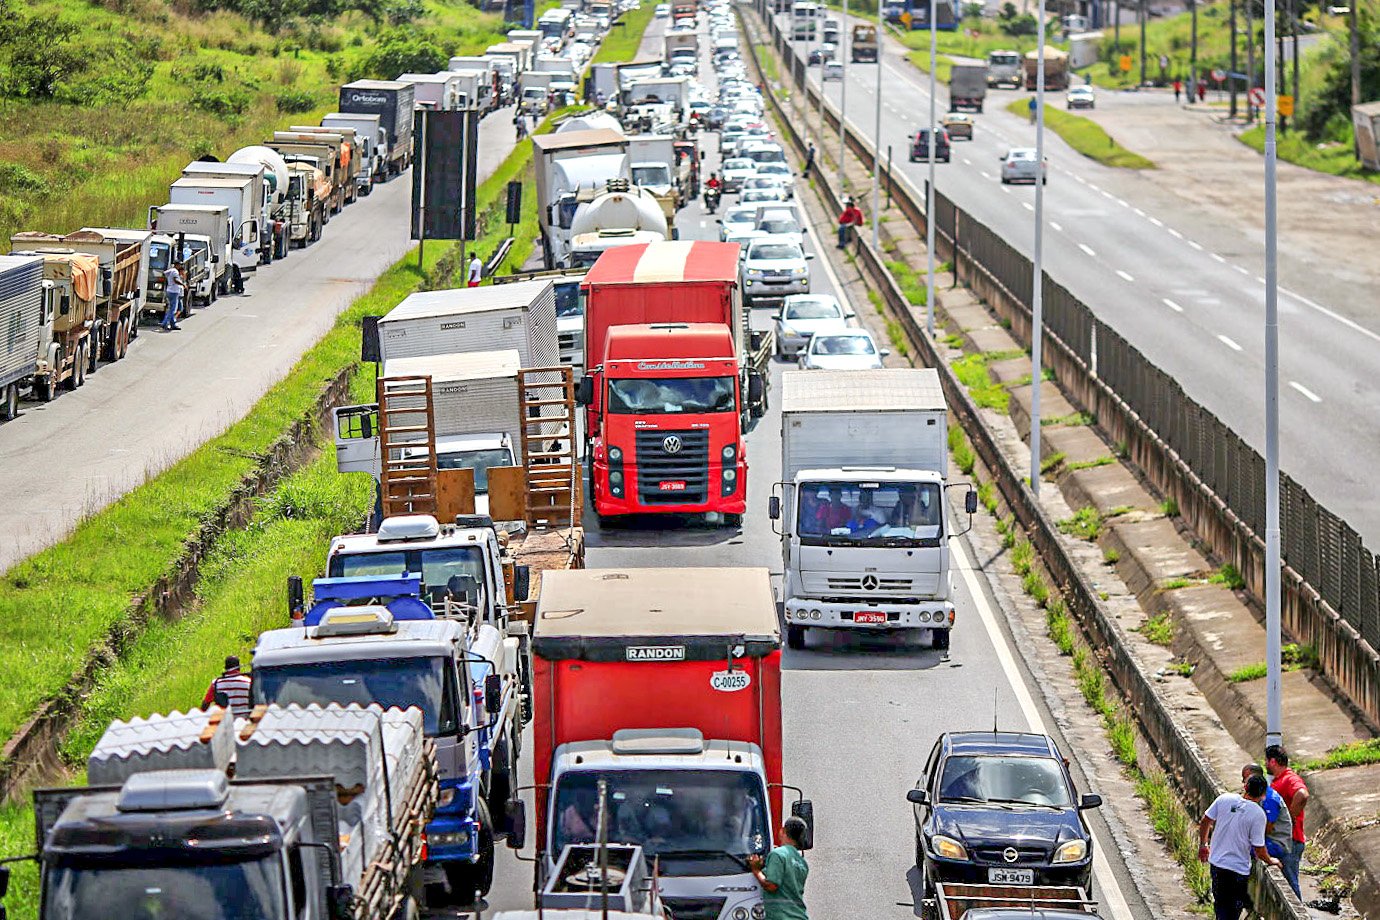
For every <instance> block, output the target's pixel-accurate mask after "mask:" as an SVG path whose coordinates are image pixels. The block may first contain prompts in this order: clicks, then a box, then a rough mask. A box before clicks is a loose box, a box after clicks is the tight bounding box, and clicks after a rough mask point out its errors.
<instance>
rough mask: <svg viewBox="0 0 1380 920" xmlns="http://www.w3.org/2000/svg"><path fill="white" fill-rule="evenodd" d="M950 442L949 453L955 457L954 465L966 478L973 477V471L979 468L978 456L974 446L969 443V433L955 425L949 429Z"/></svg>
mask: <svg viewBox="0 0 1380 920" xmlns="http://www.w3.org/2000/svg"><path fill="white" fill-rule="evenodd" d="M948 440H949V452H950V453H952V454H953V455H954V463H956V464H957V465H958V468H959V469H960V470H962V471H963V474H964V475H965V476H971V475H973V469H974V467H976V466H977V454H976V453H974V452H973V445H972V444H971V443H969V441H968V433H967V432H965V431H964V430H963V429H962V427H960V426H958V425H954V426H952V427H950V428H949V433H948Z"/></svg>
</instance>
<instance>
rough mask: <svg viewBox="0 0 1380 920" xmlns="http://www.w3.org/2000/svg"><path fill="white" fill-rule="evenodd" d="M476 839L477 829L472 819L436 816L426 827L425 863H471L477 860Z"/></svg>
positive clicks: (460, 816)
mask: <svg viewBox="0 0 1380 920" xmlns="http://www.w3.org/2000/svg"><path fill="white" fill-rule="evenodd" d="M478 838H479V827H478V824H477V823H476V822H475V820H474V819H473V818H472V817H468V816H464V815H437V816H436V817H435V818H433V819H432V820H431V822H430V823H428V824H427V826H426V861H427V862H428V863H444V862H466V863H472V862H474V861H475V860H476V859H478V858H479V854H478V852H477V850H476V848H475V841H476V840H478Z"/></svg>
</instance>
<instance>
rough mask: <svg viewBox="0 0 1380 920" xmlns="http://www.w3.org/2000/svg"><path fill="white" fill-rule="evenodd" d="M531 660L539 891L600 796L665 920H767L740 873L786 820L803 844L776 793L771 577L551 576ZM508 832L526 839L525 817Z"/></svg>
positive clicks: (592, 822) (662, 572) (777, 651)
mask: <svg viewBox="0 0 1380 920" xmlns="http://www.w3.org/2000/svg"><path fill="white" fill-rule="evenodd" d="M532 656H533V658H532V669H533V689H534V693H533V698H534V700H535V702H536V712H535V715H534V718H533V738H534V741H535V745H534V751H533V755H534V764H533V766H534V769H535V773H536V782H537V788H536V817H535V822H534V825H533V828H534V837H535V842H536V851H537V871H538V884H539V886H540V885H541V884H542V883H543V881H544V880H546V879H550V878H551V877H553V875H555V874H556V872H557V867H558V860H560V859H561V857H562V854H563V853H565V852H566V851H567V849H568V848H569V847H570V846H571V845H578V844H588V843H591V842H593V840H594V836H593V831H594V829H595V828H596V827H597V824H598V822H597V814H598V807H599V798H600V796H599V790H600V788H601V784H603V788H604V789H605V790H606V796H605V801H606V803H607V807H608V808H609V810H610V814H609V820H608V822H607V826H608V829H609V830H608V839H609V842H610V843H611V844H622V845H631V846H640V847H642V849H643V851H644V853H645V855H646V858H647V859H648V860H649V861H654V862H655V864H656V865H657V885H658V889H659V892H660V896H661V900H662V902H663V904H664V905H665V907H666V909H667V910H668V911H670V912H671V914H672V916H686V917H702V918H709V920H737V918H741V917H748V916H751V917H761V916H762V908H761V899H762V893H761V890H760V889H759V887H758V885H757V882H756V880H755V879H754V878H753V876H752V875H751V873H750V872H749V871H748V870H747V867H746V863H745V860H746V858H747V857H749V856H752V855H755V854H765V853H766V852H767V851H768V850H770V849H771V847H772V845H773V842H774V840H775V839H776V835H777V832H778V829H779V828H780V826H781V822H782V821H783V820H784V818H785V817H786V816H787V815H788V814H791V815H798V816H800V817H801V818H803V819H804V820H805V821H806V823H807V826H809V827H810V828H811V833H810V834H809V835H807V836H808V837H809V838H810V840H812V839H813V809H812V807H811V805H810V803H809V802H808V801H804V800H803V799H802V798H801V796H800V791H799V790H796V789H794V787H790V786H786V785H784V784H783V777H782V751H781V638H780V633H779V631H778V626H777V618H776V605H775V601H774V600H773V598H772V592H771V583H770V579H769V575H768V573H767V570H766V569H753V568H666V569H653V568H648V569H641V568H617V569H597V570H585V571H579V572H552V573H549V574H548V575H547V576H546V579H545V582H544V584H543V586H542V591H541V597H540V600H539V601H538V604H537V611H536V620H535V623H534V625H533V632H532ZM787 791H790V792H791V793H793V795H792V796H791V798H793V799H795V801H793V802H792V803H791V805H790V807H789V809H783V800H784V799H785V798H786V796H785V795H784V794H783V793H785V792H787ZM505 822H506V824H507V825H508V827H509V828H510V829H515V828H517V827H525V823H526V808H525V805H524V803H522V802H520V801H517V800H514V801H512V802H510V804H509V806H508V809H507V810H506V813H505ZM509 839H510V841H513V842H517V841H520V839H521V835H517V836H516V837H514V836H510V838H509ZM810 840H807V846H808V844H809V843H810Z"/></svg>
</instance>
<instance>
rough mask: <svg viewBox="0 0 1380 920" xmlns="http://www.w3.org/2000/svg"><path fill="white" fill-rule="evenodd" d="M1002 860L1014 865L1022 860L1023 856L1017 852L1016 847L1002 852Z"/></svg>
mask: <svg viewBox="0 0 1380 920" xmlns="http://www.w3.org/2000/svg"><path fill="white" fill-rule="evenodd" d="M1001 858H1002V859H1004V860H1006V861H1007V862H1009V863H1013V862H1015V861H1016V860H1018V859H1020V858H1021V854H1020V853H1019V852H1018V851H1017V850H1016V848H1015V847H1007V848H1006V849H1004V850H1002V851H1001Z"/></svg>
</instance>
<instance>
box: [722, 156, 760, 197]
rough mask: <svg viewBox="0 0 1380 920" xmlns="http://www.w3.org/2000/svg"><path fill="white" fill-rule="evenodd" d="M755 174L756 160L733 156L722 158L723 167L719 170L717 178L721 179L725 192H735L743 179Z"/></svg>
mask: <svg viewBox="0 0 1380 920" xmlns="http://www.w3.org/2000/svg"><path fill="white" fill-rule="evenodd" d="M756 174H757V163H756V162H754V161H753V160H749V159H747V158H745V157H734V158H733V159H729V160H724V166H723V169H722V170H720V171H719V178H720V179H721V180H723V184H724V191H725V192H736V191H738V189H739V188H741V187H742V184H743V180H744V179H750V178H752V177H753V176H755V175H756Z"/></svg>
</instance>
